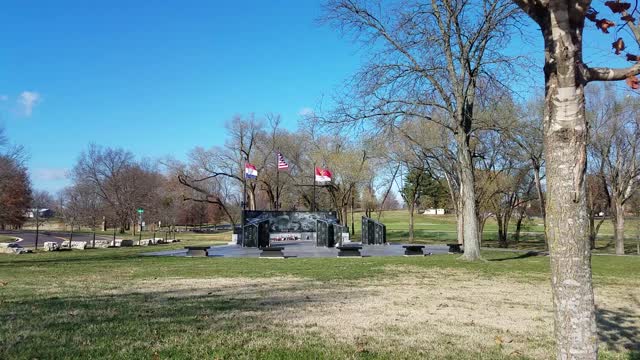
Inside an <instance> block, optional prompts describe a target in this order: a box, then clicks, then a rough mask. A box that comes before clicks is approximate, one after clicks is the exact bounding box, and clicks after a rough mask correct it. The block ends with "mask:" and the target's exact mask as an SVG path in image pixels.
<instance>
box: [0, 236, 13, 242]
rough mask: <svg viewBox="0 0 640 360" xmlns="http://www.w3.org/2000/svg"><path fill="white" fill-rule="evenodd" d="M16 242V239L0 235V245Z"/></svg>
mask: <svg viewBox="0 0 640 360" xmlns="http://www.w3.org/2000/svg"><path fill="white" fill-rule="evenodd" d="M14 241H16V238H14V237H13V236H7V235H0V243H12V242H14Z"/></svg>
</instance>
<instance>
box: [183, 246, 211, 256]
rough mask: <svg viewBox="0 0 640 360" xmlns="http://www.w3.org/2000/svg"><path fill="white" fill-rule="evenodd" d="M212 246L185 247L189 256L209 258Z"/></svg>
mask: <svg viewBox="0 0 640 360" xmlns="http://www.w3.org/2000/svg"><path fill="white" fill-rule="evenodd" d="M210 247H211V246H185V247H184V248H185V249H187V256H209V248H210Z"/></svg>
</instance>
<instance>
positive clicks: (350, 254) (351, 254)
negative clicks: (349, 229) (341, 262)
mask: <svg viewBox="0 0 640 360" xmlns="http://www.w3.org/2000/svg"><path fill="white" fill-rule="evenodd" d="M338 257H362V254H361V253H360V250H359V249H353V250H339V251H338Z"/></svg>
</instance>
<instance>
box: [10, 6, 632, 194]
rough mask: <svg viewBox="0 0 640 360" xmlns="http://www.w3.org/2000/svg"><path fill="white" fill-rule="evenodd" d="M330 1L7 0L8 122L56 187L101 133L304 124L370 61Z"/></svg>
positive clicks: (180, 138) (208, 142)
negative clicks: (333, 15) (239, 120)
mask: <svg viewBox="0 0 640 360" xmlns="http://www.w3.org/2000/svg"><path fill="white" fill-rule="evenodd" d="M321 3H322V2H321V1H320V0H317V1H316V0H314V1H312V0H308V1H307V0H305V1H300V0H297V1H295V0H286V1H277V2H270V1H255V0H254V1H249V0H247V1H243V2H230V1H193V0H189V1H177V0H172V1H153V2H147V1H144V2H143V1H138V2H132V1H122V0H114V1H109V2H94V1H64V0H61V1H55V2H54V1H24V0H15V1H14V0H5V1H3V6H2V11H0V44H1V46H0V124H1V125H3V126H4V127H5V129H6V131H7V133H8V135H9V137H10V139H11V141H12V142H13V143H16V144H21V145H24V146H25V147H26V149H27V151H28V153H29V154H30V160H29V163H28V165H29V169H30V173H31V178H32V181H33V184H34V187H35V188H38V189H45V190H49V191H53V192H55V191H57V190H60V189H61V188H62V187H64V186H65V185H67V184H68V180H65V179H64V174H65V172H66V171H68V170H69V169H70V168H71V167H72V166H73V164H74V163H75V161H76V159H77V157H78V155H79V153H80V152H81V151H82V150H83V149H85V148H86V147H87V145H88V144H89V143H91V142H95V143H98V144H101V145H105V146H119V147H124V148H126V149H129V150H131V151H133V152H134V153H135V154H136V155H137V156H138V157H147V158H160V157H163V156H166V155H170V156H173V157H176V158H179V159H184V158H185V156H186V154H187V153H188V151H189V150H190V149H192V148H193V147H194V146H205V147H210V146H212V145H216V144H221V143H222V142H223V141H224V131H223V126H224V123H225V122H226V121H227V120H229V119H230V118H231V117H232V116H233V115H235V114H248V113H251V112H254V113H256V115H258V116H260V115H263V114H265V113H270V112H272V113H279V114H281V115H282V117H283V119H284V124H285V126H287V127H289V128H292V127H295V124H296V123H297V121H298V120H299V118H300V113H301V112H302V111H305V109H309V108H313V107H315V106H316V105H317V104H318V103H319V102H320V101H322V100H323V98H324V99H325V101H326V99H327V98H330V97H331V95H333V94H334V93H335V91H336V90H337V89H339V88H340V87H341V84H343V82H344V80H345V79H347V78H348V77H349V76H350V75H351V74H353V72H354V71H355V70H356V69H357V68H358V67H359V64H360V62H361V56H362V54H360V53H359V52H358V48H359V45H355V44H353V43H352V42H351V41H350V40H349V39H345V38H341V37H340V36H339V34H338V33H337V31H336V30H335V29H332V28H330V27H328V26H321V25H319V24H318V22H317V19H318V17H319V16H320V15H321V12H322V9H321ZM528 23H529V24H531V23H530V22H528ZM588 26H590V24H589V25H588ZM591 27H593V26H591ZM525 31H526V32H529V33H532V38H533V39H534V40H533V43H531V42H526V43H523V42H521V41H519V40H518V39H515V40H514V42H513V44H512V46H510V51H512V52H514V53H519V54H525V55H527V56H532V57H533V58H534V59H537V61H536V62H538V63H540V61H541V56H542V51H541V50H542V45H541V37H540V35H539V33H538V30H536V29H535V27H534V26H529V28H525ZM593 32H594V31H593V30H588V31H587V32H586V35H585V51H586V52H588V53H590V54H593V56H594V59H596V60H598V61H600V62H603V61H604V62H609V61H611V60H612V57H613V55H610V53H611V50H610V43H611V41H613V40H615V37H616V35H615V34H611V35H603V34H594V33H593ZM589 39H592V40H591V41H592V42H591V43H590V42H589ZM609 39H611V41H609ZM613 61H618V62H619V60H616V59H613ZM621 65H625V64H624V63H621ZM541 81H542V74H540V75H536V76H535V77H534V78H533V79H531V78H528V77H523V78H522V84H514V86H522V89H527V88H531V87H532V86H533V87H537V88H538V89H541V87H540V85H541ZM528 91H529V90H523V91H521V92H522V93H525V94H527V93H528Z"/></svg>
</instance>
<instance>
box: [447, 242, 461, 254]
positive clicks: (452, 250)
mask: <svg viewBox="0 0 640 360" xmlns="http://www.w3.org/2000/svg"><path fill="white" fill-rule="evenodd" d="M447 246H448V247H449V254H462V249H461V248H460V244H447Z"/></svg>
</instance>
